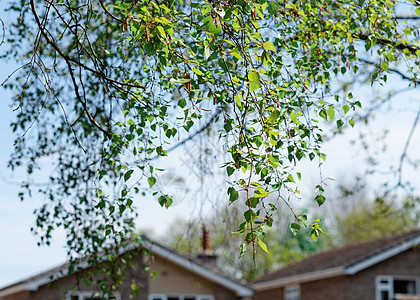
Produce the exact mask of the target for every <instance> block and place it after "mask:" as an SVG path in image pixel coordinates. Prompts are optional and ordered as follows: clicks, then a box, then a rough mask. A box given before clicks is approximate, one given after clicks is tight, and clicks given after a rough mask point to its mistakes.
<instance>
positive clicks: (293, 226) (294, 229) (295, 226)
mask: <svg viewBox="0 0 420 300" xmlns="http://www.w3.org/2000/svg"><path fill="white" fill-rule="evenodd" d="M290 230H291V231H292V233H293V235H297V233H298V232H299V230H300V225H299V224H298V223H292V224H290Z"/></svg>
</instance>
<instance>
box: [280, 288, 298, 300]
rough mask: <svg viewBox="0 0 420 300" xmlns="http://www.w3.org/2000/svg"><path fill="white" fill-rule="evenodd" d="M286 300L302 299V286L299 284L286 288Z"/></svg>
mask: <svg viewBox="0 0 420 300" xmlns="http://www.w3.org/2000/svg"><path fill="white" fill-rule="evenodd" d="M284 299H285V300H300V287H299V286H298V285H295V286H288V287H286V288H285V289H284Z"/></svg>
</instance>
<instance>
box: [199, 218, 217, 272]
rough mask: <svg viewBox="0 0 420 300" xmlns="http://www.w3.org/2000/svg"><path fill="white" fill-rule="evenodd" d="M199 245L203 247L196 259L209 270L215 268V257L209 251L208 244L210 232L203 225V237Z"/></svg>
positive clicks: (211, 251) (209, 244)
mask: <svg viewBox="0 0 420 300" xmlns="http://www.w3.org/2000/svg"><path fill="white" fill-rule="evenodd" d="M201 244H202V247H203V252H202V253H201V254H199V255H198V259H199V260H200V261H201V262H202V263H203V265H205V266H206V267H209V268H212V269H214V268H217V256H216V255H215V254H214V252H213V250H212V249H211V243H210V232H209V229H208V227H207V226H206V225H203V236H202V239H201Z"/></svg>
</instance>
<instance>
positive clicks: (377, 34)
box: [5, 0, 420, 256]
mask: <svg viewBox="0 0 420 300" xmlns="http://www.w3.org/2000/svg"><path fill="white" fill-rule="evenodd" d="M395 9H396V3H395V2H394V1H391V0H372V1H363V0H362V1H354V0H343V1H335V0H293V1H286V0H284V1H267V0H215V1H201V0H197V1H190V2H184V1H182V0H178V1H175V0H173V1H171V0H152V1H143V0H134V1H133V0H130V1H128V0H126V1H108V2H106V1H102V0H100V1H89V0H87V1H80V0H58V1H41V0H38V1H36V0H30V1H29V3H27V2H26V1H23V0H22V1H20V2H15V3H11V4H10V7H9V10H10V11H12V12H16V13H17V14H18V18H17V20H16V22H15V23H13V24H11V25H10V27H9V29H10V33H9V34H8V37H7V42H8V44H7V47H8V48H7V54H6V56H7V57H8V58H9V59H16V58H17V59H18V60H19V61H20V62H21V63H22V64H23V65H22V67H21V68H20V69H19V71H18V72H17V73H16V74H15V75H14V77H13V79H11V80H10V81H8V82H7V83H6V84H5V86H7V87H9V88H11V89H14V90H15V91H17V95H16V98H15V104H16V111H17V118H16V121H15V122H13V124H12V129H13V131H14V132H15V133H16V136H17V139H16V150H15V152H14V154H13V155H12V159H11V161H10V166H11V167H12V168H15V167H20V166H25V167H26V168H27V172H28V173H29V174H33V176H36V175H37V174H40V169H44V167H46V168H48V169H52V170H53V171H52V173H51V175H50V176H48V179H47V180H48V184H47V185H46V186H44V187H41V189H40V190H41V192H43V193H44V194H45V205H44V206H43V207H42V208H41V209H40V210H38V211H37V224H36V225H37V226H36V227H35V228H34V231H35V232H36V233H37V234H40V236H41V242H45V243H49V241H50V238H51V233H52V232H53V231H54V230H55V229H57V228H60V227H62V228H64V230H65V231H66V234H67V238H68V251H69V255H71V256H77V255H78V254H83V255H92V256H94V255H95V253H98V252H99V250H101V249H104V248H105V249H107V248H109V245H111V244H116V245H124V244H127V243H129V242H130V238H131V237H132V235H133V228H134V223H133V218H134V217H135V216H136V212H135V210H134V209H133V203H134V197H135V195H136V193H141V192H144V191H145V189H146V188H147V187H152V186H153V185H154V184H155V183H156V178H155V173H156V172H159V171H162V170H161V169H158V168H157V167H156V166H154V165H153V164H152V162H153V159H154V158H156V157H159V156H166V155H167V154H168V152H167V151H168V147H167V145H168V144H169V143H176V140H177V139H181V136H182V137H184V139H185V138H186V137H188V134H189V132H190V131H191V130H192V129H191V128H193V127H194V125H195V123H196V121H197V120H198V119H200V118H207V119H210V120H213V119H214V120H215V121H219V122H222V124H223V126H222V127H221V131H220V135H221V136H222V137H225V138H226V139H227V141H228V144H229V146H228V152H229V153H230V155H231V160H230V161H227V162H226V163H225V165H224V167H225V168H226V172H227V174H228V175H229V176H230V175H232V174H234V173H235V174H239V175H238V176H239V179H238V180H235V181H234V182H232V186H231V187H230V188H229V190H228V197H229V200H230V202H231V203H232V202H235V201H237V200H238V199H240V197H239V195H240V194H244V197H243V199H244V203H245V204H246V207H247V209H246V211H245V213H244V221H243V222H242V223H241V225H240V226H239V232H242V233H246V235H245V244H244V247H247V246H248V245H251V247H252V248H253V250H254V251H253V253H255V245H257V244H258V245H259V246H261V247H262V248H263V249H264V250H266V245H265V243H264V242H263V240H264V236H265V229H267V228H269V227H271V226H272V222H273V220H272V213H271V211H270V209H272V210H275V209H276V207H275V206H270V209H266V207H265V205H264V200H265V199H266V198H267V197H269V196H270V194H272V193H273V192H276V193H277V192H278V191H280V190H286V191H289V192H290V193H292V194H293V193H298V192H299V190H298V183H297V182H298V181H299V180H300V178H301V176H302V175H301V173H299V172H298V164H299V162H300V161H302V160H304V159H309V160H318V161H319V164H321V163H322V161H323V160H324V159H325V154H323V153H322V151H321V144H322V128H321V127H322V124H323V123H322V121H323V120H324V121H330V122H333V121H334V122H335V125H336V127H337V128H340V127H342V126H344V125H345V124H349V125H350V126H353V125H354V121H353V120H352V119H351V115H350V114H349V111H351V110H352V109H355V108H356V107H360V106H361V105H360V102H359V101H355V100H353V99H352V95H351V93H350V94H347V95H344V96H343V95H341V96H340V95H338V94H337V95H336V94H334V93H333V92H332V89H331V85H332V84H334V80H335V78H336V77H337V76H340V75H341V74H345V73H349V74H355V73H357V72H358V65H359V63H360V62H359V59H360V57H363V56H366V55H370V56H372V57H374V58H375V59H377V60H378V61H379V63H377V64H376V65H377V69H376V70H377V71H376V72H375V73H374V75H373V76H372V78H373V79H379V80H382V81H384V80H386V75H384V73H385V72H387V71H389V64H390V63H393V62H394V61H396V60H398V59H402V58H406V59H407V61H408V62H407V63H408V64H410V68H411V70H412V71H413V72H414V71H415V70H417V69H416V66H417V65H416V64H417V60H416V59H415V58H416V57H417V56H418V55H419V53H420V50H419V49H418V48H417V46H416V45H413V44H412V40H413V38H414V37H415V32H416V31H415V27H414V26H409V25H406V26H403V25H402V24H400V22H398V21H397V20H396V19H395V18H394V11H395ZM416 12H417V11H416ZM22 41H28V42H27V43H25V42H23V43H22ZM414 73H415V72H414ZM45 165H46V166H45ZM146 179H147V182H148V186H147V185H146V186H145V185H144V184H143V182H145V181H146ZM31 183H32V181H28V182H25V183H24V184H23V187H24V190H23V192H22V194H21V196H22V198H24V197H26V196H27V194H26V193H28V194H30V193H31V191H32V189H33V188H34V185H32V184H31ZM316 190H317V192H318V195H317V197H316V199H315V200H316V202H317V203H318V204H319V205H322V203H323V202H324V201H325V198H324V196H323V191H324V189H323V183H322V182H321V184H319V185H318V186H317V188H316ZM287 201H288V200H285V202H286V204H287ZM159 202H160V204H161V205H162V206H166V207H168V206H170V204H171V203H172V198H171V196H170V195H166V194H161V195H159ZM295 219H296V221H295V223H294V224H295V225H293V226H294V227H293V228H294V229H295V230H298V229H299V228H300V224H304V225H305V224H306V223H304V221H305V222H306V220H305V216H301V215H298V214H295ZM308 225H311V226H312V236H313V237H314V238H316V237H317V236H318V235H319V233H320V232H321V230H320V227H319V222H318V220H315V221H314V222H311V223H308Z"/></svg>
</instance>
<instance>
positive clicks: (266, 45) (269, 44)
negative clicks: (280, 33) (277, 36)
mask: <svg viewBox="0 0 420 300" xmlns="http://www.w3.org/2000/svg"><path fill="white" fill-rule="evenodd" d="M262 46H263V48H264V49H266V50H270V51H276V47H274V44H273V43H272V42H265V43H263V44H262Z"/></svg>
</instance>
